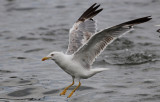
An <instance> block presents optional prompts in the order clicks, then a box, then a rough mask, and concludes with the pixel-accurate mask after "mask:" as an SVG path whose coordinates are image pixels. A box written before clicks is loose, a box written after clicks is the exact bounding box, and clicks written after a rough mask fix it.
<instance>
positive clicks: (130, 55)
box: [105, 51, 156, 65]
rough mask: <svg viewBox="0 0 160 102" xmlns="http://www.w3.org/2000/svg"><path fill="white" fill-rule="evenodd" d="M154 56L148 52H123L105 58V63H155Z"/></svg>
mask: <svg viewBox="0 0 160 102" xmlns="http://www.w3.org/2000/svg"><path fill="white" fill-rule="evenodd" d="M155 57H156V55H154V54H152V53H150V52H148V51H139V52H131V51H125V52H120V53H115V54H112V55H111V56H107V58H106V59H105V62H107V63H109V64H121V65H124V64H125V65H126V64H128V65H129V64H143V63H147V62H151V61H155Z"/></svg>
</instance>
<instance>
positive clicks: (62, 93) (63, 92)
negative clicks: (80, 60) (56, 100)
mask: <svg viewBox="0 0 160 102" xmlns="http://www.w3.org/2000/svg"><path fill="white" fill-rule="evenodd" d="M72 85H74V80H73V82H72V84H71V85H69V86H68V87H66V88H65V89H64V90H63V91H62V92H61V93H60V96H61V95H65V94H66V92H67V90H68V88H69V87H71V86H72Z"/></svg>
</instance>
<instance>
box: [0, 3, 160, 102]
mask: <svg viewBox="0 0 160 102" xmlns="http://www.w3.org/2000/svg"><path fill="white" fill-rule="evenodd" d="M95 2H97V3H100V4H101V7H102V8H104V10H103V11H102V12H101V13H100V14H99V15H97V16H96V17H95V18H96V19H97V22H98V30H101V29H104V28H108V27H111V26H113V25H116V24H119V23H122V22H125V21H128V20H132V19H136V18H139V17H143V16H150V15H151V16H152V18H153V19H152V20H151V21H149V22H146V23H144V24H140V25H137V26H136V27H135V30H134V31H132V32H130V33H129V34H127V35H125V36H123V37H122V38H120V39H118V40H116V41H115V42H114V43H112V44H111V45H110V46H108V48H107V49H106V50H105V51H104V52H103V53H102V54H101V55H100V56H99V57H98V58H97V60H96V62H95V63H94V65H93V66H94V67H106V68H110V70H109V71H105V72H102V73H99V74H97V75H95V76H93V77H91V78H89V79H87V80H81V82H82V86H81V87H80V88H79V90H77V91H76V92H75V93H74V95H73V96H72V97H71V98H70V99H67V95H69V93H70V92H71V90H72V89H73V88H74V87H75V86H74V87H72V88H70V89H69V90H68V91H67V94H66V95H65V96H59V94H60V92H61V91H62V90H63V89H64V87H66V86H68V85H69V84H70V83H71V82H72V79H71V77H70V76H69V75H68V74H66V73H65V72H63V71H62V70H61V69H60V68H59V67H58V66H57V65H56V64H55V63H53V61H45V62H42V61H41V58H42V57H44V56H46V55H47V54H48V53H50V52H51V51H63V52H65V51H66V49H67V45H68V31H69V28H71V27H72V25H73V23H74V22H75V21H76V20H77V18H78V17H79V16H80V15H81V14H82V13H83V12H84V11H85V10H86V9H87V8H88V7H89V6H91V5H92V4H93V3H95ZM159 5H160V0H0V102H159V100H160V52H159V51H160V38H159V33H157V32H156V30H157V29H158V27H155V26H154V25H157V24H160V6H159ZM76 85H77V83H76Z"/></svg>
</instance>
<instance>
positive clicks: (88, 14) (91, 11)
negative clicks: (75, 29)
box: [77, 3, 103, 22]
mask: <svg viewBox="0 0 160 102" xmlns="http://www.w3.org/2000/svg"><path fill="white" fill-rule="evenodd" d="M99 7H100V4H97V3H94V4H93V5H92V6H90V7H89V8H88V9H87V10H86V11H85V12H84V13H83V14H82V15H81V17H80V18H79V19H78V20H77V22H78V21H84V20H85V19H91V18H93V17H94V16H96V15H97V14H98V13H100V12H101V11H102V10H103V9H98V8H99Z"/></svg>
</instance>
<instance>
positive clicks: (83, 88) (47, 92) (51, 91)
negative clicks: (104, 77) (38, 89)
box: [43, 86, 95, 95]
mask: <svg viewBox="0 0 160 102" xmlns="http://www.w3.org/2000/svg"><path fill="white" fill-rule="evenodd" d="M75 87H76V86H72V87H70V88H69V89H68V90H73V89H74V88H75ZM64 88H65V87H64ZM64 88H62V89H54V90H50V91H46V92H44V93H43V94H44V95H48V94H57V93H59V92H61V91H62V90H63V89H64ZM93 89H95V88H93V87H89V86H81V87H79V88H78V89H77V90H79V91H84V90H93Z"/></svg>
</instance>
